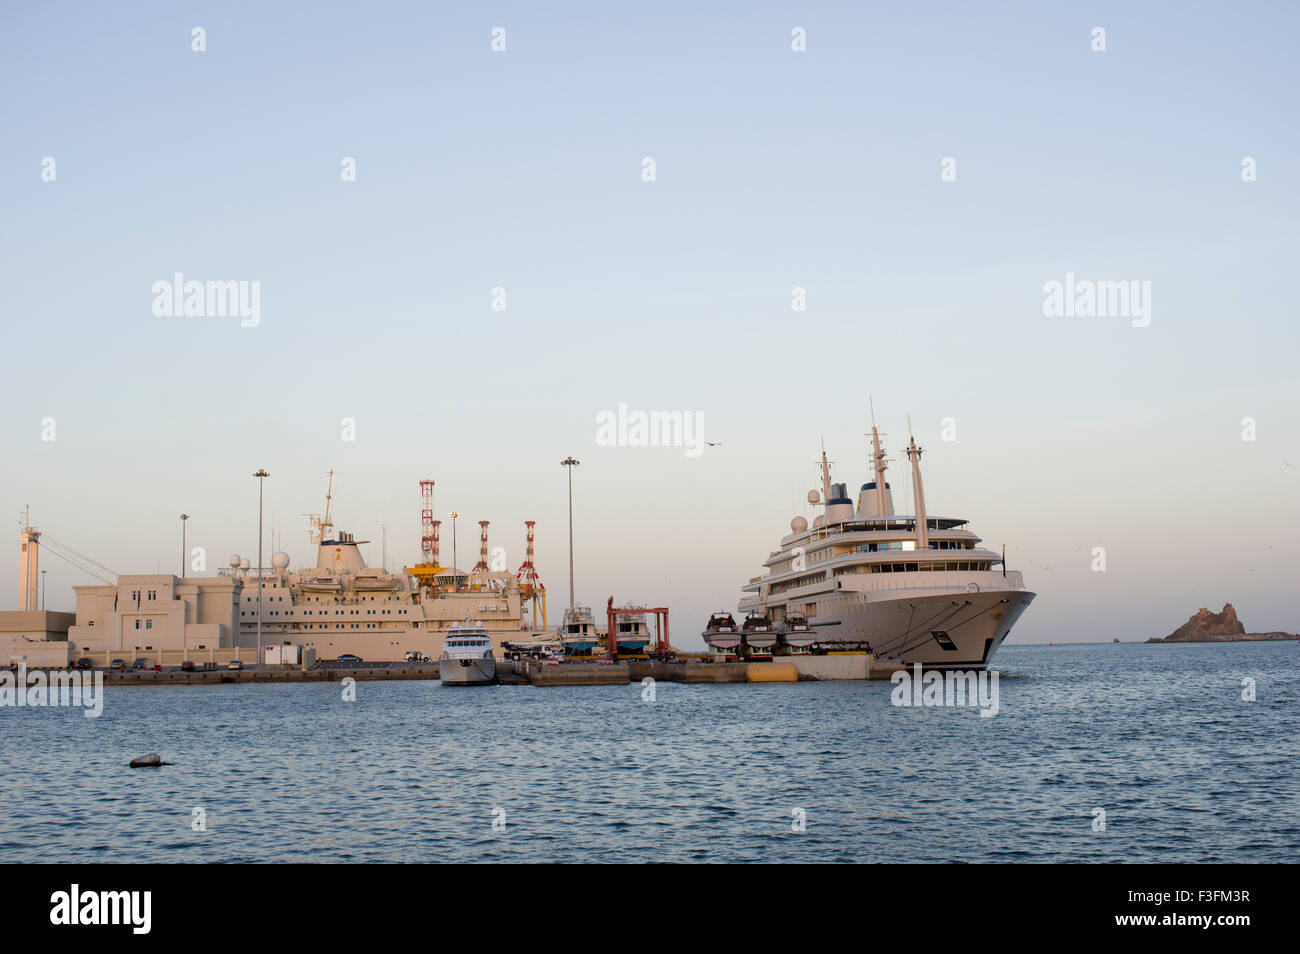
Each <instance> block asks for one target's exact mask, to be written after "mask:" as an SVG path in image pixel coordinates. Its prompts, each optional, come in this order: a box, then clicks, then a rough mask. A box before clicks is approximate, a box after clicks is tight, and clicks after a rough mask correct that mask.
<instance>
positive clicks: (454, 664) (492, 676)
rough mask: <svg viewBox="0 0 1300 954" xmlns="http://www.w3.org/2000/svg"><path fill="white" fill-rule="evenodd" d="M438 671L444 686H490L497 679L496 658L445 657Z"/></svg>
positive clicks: (440, 662)
mask: <svg viewBox="0 0 1300 954" xmlns="http://www.w3.org/2000/svg"><path fill="white" fill-rule="evenodd" d="M438 673H439V675H440V676H441V678H442V684H443V685H444V686H488V685H491V684H492V683H494V682H496V681H497V664H496V660H495V659H443V660H441V661H439V663H438Z"/></svg>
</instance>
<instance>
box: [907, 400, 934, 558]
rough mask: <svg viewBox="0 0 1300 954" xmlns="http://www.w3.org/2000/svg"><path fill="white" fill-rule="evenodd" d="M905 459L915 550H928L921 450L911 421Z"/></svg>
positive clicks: (910, 420) (908, 420) (908, 421)
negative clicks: (913, 512) (912, 495)
mask: <svg viewBox="0 0 1300 954" xmlns="http://www.w3.org/2000/svg"><path fill="white" fill-rule="evenodd" d="M907 440H908V443H907V459H908V460H910V461H911V462H912V489H913V491H914V493H915V495H916V548H917V549H918V550H928V549H930V530H929V528H928V527H927V526H926V520H925V494H924V493H923V492H922V491H921V448H919V447H917V446H916V438H915V437H913V436H912V419H911V417H908V419H907Z"/></svg>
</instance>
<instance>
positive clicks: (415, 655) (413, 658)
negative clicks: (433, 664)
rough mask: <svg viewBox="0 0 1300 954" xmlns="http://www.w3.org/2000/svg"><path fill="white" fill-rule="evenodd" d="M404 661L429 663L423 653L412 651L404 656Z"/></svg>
mask: <svg viewBox="0 0 1300 954" xmlns="http://www.w3.org/2000/svg"><path fill="white" fill-rule="evenodd" d="M406 661H407V662H417V663H425V662H428V661H429V657H428V656H426V655H425V654H424V653H422V652H420V651H418V650H415V649H412V650H411V651H410V652H408V653H407V654H406Z"/></svg>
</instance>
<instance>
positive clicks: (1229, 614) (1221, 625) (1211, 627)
mask: <svg viewBox="0 0 1300 954" xmlns="http://www.w3.org/2000/svg"><path fill="white" fill-rule="evenodd" d="M1245 632H1246V627H1245V626H1243V625H1242V622H1241V620H1239V619H1237V611H1236V610H1235V609H1233V607H1232V604H1231V603H1224V604H1223V611H1222V612H1221V613H1211V612H1210V611H1209V610H1208V609H1206V608H1205V607H1204V606H1202V607H1201V608H1200V609H1199V610H1197V611H1196V614H1195V615H1194V616H1192V617H1191V618H1190V619H1188V620H1187V622H1185V623H1183V625H1182V626H1179V627H1178V628H1177V629H1176V630H1174V631H1173V632H1172V633H1170V634H1169V635H1168V636H1166V637H1165V638H1164V642H1166V643H1194V642H1196V641H1198V640H1202V639H1205V638H1206V637H1210V636H1241V635H1244V634H1245Z"/></svg>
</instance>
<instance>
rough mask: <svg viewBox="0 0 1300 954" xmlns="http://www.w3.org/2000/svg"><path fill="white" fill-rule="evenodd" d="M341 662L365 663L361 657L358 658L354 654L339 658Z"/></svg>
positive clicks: (345, 654) (346, 654)
mask: <svg viewBox="0 0 1300 954" xmlns="http://www.w3.org/2000/svg"><path fill="white" fill-rule="evenodd" d="M339 662H347V663H354V662H363V660H362V658H361V657H360V656H357V655H355V654H354V653H344V654H343V655H342V656H340V657H339Z"/></svg>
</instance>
